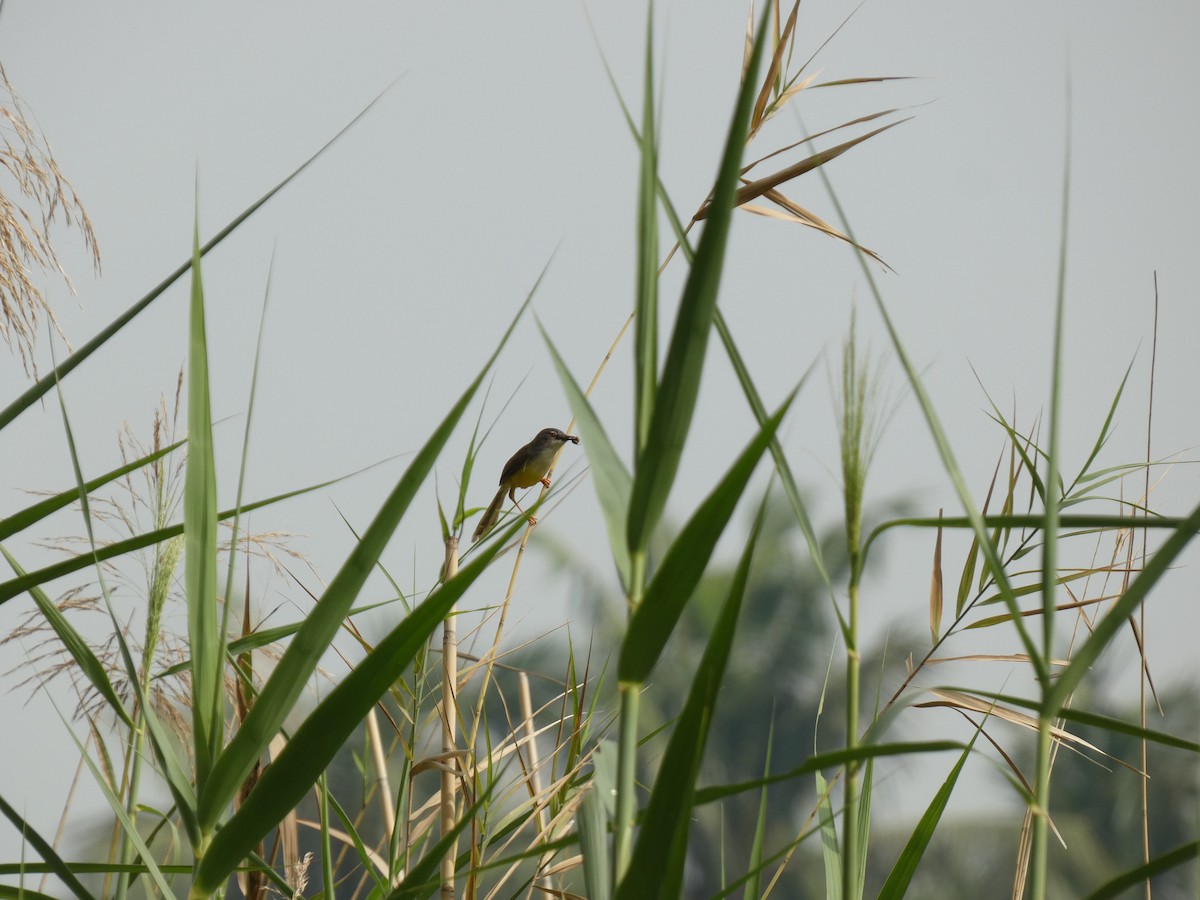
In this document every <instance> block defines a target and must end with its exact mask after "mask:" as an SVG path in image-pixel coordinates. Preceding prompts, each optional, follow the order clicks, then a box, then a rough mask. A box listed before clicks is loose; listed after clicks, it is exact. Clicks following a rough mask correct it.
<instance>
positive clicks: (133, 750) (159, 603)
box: [114, 459, 184, 900]
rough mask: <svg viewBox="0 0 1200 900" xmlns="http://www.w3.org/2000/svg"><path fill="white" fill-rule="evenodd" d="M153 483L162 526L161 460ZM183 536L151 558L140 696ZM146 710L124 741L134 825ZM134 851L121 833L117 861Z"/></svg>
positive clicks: (123, 885)
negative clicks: (126, 749)
mask: <svg viewBox="0 0 1200 900" xmlns="http://www.w3.org/2000/svg"><path fill="white" fill-rule="evenodd" d="M154 472H155V475H154V484H155V487H156V488H157V489H158V490H157V492H156V498H155V499H156V506H155V523H154V524H155V527H156V528H161V527H163V526H164V525H165V524H166V522H167V518H168V514H169V511H170V510H169V509H168V506H169V503H167V502H166V501H165V500H164V496H163V493H162V484H163V481H164V472H163V462H162V460H161V459H160V460H157V461H156V462H155V464H154ZM183 543H184V541H183V537H182V536H177V537H174V538H172V539H171V540H169V541H167V543H166V544H164V545H163V546H162V549H161V550H160V551H159V552H158V554H157V556H156V557H155V560H154V568H153V570H152V575H151V584H150V597H149V603H148V604H147V611H146V636H145V640H144V642H143V644H142V665H141V671H140V672H139V673H138V674H139V678H140V680H141V683H142V690H141V695H142V696H143V697H146V698H149V697H150V696H151V690H152V689H153V687H154V685H153V684H152V678H153V674H154V673H153V669H154V654H155V651H156V650H157V649H158V639H159V635H160V633H161V630H162V613H163V608H164V607H165V606H166V603H167V597H168V595H169V594H170V590H171V582H172V581H173V580H174V578H175V571H176V569H177V568H178V567H179V559H180V556H181V555H182V554H183ZM145 719H146V712H145V710H144V709H142V707H141V705H140V704H135V707H134V711H133V729H132V730H131V731H130V733H129V741H128V744H127V747H128V753H129V756H128V758H127V760H126V763H127V765H128V772H129V780H128V783H127V791H126V795H125V812H126V814H127V815H128V816H129V821H131V822H133V823H134V824H135V825H136V823H137V815H138V797H139V789H140V786H141V774H142V761H143V759H144V758H145V756H146V752H145V744H146V721H145ZM136 854H137V850H136V848H135V847H134V846H133V842H132V840H131V839H130V837H129V835H128V834H127V833H124V832H122V838H121V864H122V865H123V866H132V864H133V863H134V861H135V857H136ZM130 880H131V879H130V875H129V872H128V871H122V872H121V873H120V874H119V875H118V876H117V889H116V893H115V895H114V896H115V897H116V900H125V898H126V897H127V896H128V895H129V885H130Z"/></svg>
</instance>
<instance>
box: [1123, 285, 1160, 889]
mask: <svg viewBox="0 0 1200 900" xmlns="http://www.w3.org/2000/svg"><path fill="white" fill-rule="evenodd" d="M1151 334H1152V338H1151V342H1150V396H1149V397H1148V398H1147V401H1146V472H1145V482H1144V487H1143V493H1142V498H1143V499H1142V507H1143V512H1142V515H1143V516H1148V515H1149V514H1150V512H1149V507H1150V461H1151V456H1150V451H1151V439H1152V437H1153V434H1154V427H1153V426H1154V373H1155V369H1156V368H1157V365H1158V272H1155V273H1154V326H1153V329H1152V332H1151ZM1147 540H1148V533H1147V530H1146V529H1145V528H1143V529H1142V559H1143V560H1145V559H1146V558H1147V554H1148V553H1149V548H1148V547H1147ZM1129 546H1130V552H1132V550H1133V541H1132V540H1130V542H1129ZM1126 578H1127V579H1128V576H1126ZM1138 630H1139V631H1140V632H1141V634H1142V649H1141V654H1142V660H1143V662H1142V665H1141V666H1139V667H1138V676H1139V677H1138V713H1139V722H1140V724H1141V726H1142V728H1145V727H1146V726H1147V724H1148V723H1147V721H1146V682H1147V680H1148V678H1149V675H1150V673H1149V671H1147V669H1146V664H1145V659H1146V641H1147V636H1146V604H1144V603H1143V604H1142V605H1141V606H1139V607H1138ZM1147 750H1148V748H1147V742H1146V738H1144V737H1143V738H1142V740H1141V757H1140V760H1141V765H1142V775H1141V778H1140V779H1139V781H1140V783H1141V795H1142V862H1144V863H1147V864H1148V863H1149V862H1150V761H1149V759H1148V753H1147ZM1145 891H1146V894H1145V896H1146V900H1150V897H1151V893H1150V879H1149V878H1147V879H1146V884H1145Z"/></svg>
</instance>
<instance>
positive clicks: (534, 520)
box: [508, 488, 537, 525]
mask: <svg viewBox="0 0 1200 900" xmlns="http://www.w3.org/2000/svg"><path fill="white" fill-rule="evenodd" d="M508 499H509V500H511V501H512V502H513V506H515V507H516V508H517V509H520V510H521V515H523V516H524V517H525V518H526V519H528V520H529V524H530V525H536V524H537V516H531V515H529V513H527V512H525V510H523V509H521V504H520V503H518V502H517V489H516V488H513V489H512V490H511V491H509V492H508Z"/></svg>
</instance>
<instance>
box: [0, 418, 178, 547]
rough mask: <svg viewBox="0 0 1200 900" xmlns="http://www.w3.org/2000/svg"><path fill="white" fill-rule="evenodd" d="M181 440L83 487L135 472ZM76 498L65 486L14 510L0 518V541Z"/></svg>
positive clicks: (97, 485) (92, 487)
mask: <svg viewBox="0 0 1200 900" xmlns="http://www.w3.org/2000/svg"><path fill="white" fill-rule="evenodd" d="M183 444H184V442H183V441H176V442H175V443H173V444H170V445H168V446H166V447H162V448H160V449H158V450H155V451H154V452H153V453H148V454H146V455H145V456H143V457H141V458H139V459H135V460H133V461H132V462H129V463H126V464H125V465H123V466H120V467H118V468H116V469H113V470H112V471H111V472H106V473H104V474H103V475H101V476H99V477H98V478H93V479H92V480H91V481H89V482H87V483H86V484H84V490H85V491H87V492H88V493H89V494H90V493H92V492H93V491H95V490H97V489H98V488H102V487H104V485H106V484H108V483H109V482H111V481H116V480H117V479H118V478H120V477H121V476H122V475H128V474H129V473H130V472H135V471H137V470H138V469H140V468H142V467H143V466H147V465H149V464H150V463H152V462H154V461H155V460H157V459H161V458H162V457H164V456H166V455H167V454H168V453H170V452H171V451H172V450H178V449H179V448H180V447H182V446H183ZM78 499H79V488H77V487H73V488H68V489H67V490H65V491H60V492H59V493H57V494H54V495H53V496H50V497H47V498H46V499H44V500H39V501H38V502H37V503H35V504H33V505H32V506H27V507H25V509H23V510H21V511H20V512H16V513H13V514H12V515H11V516H7V517H5V518H3V519H0V541H3V540H7V539H8V538H10V537H12V536H13V535H14V534H17V533H19V532H21V531H24V530H25V529H26V528H28V527H29V526H31V525H33V524H35V523H37V522H39V521H41V520H42V519H44V518H46V517H47V516H48V515H50V514H51V513H55V512H57V511H58V510H60V509H62V508H63V507H65V506H69V505H70V504H71V503H74V502H75V501H76V500H78Z"/></svg>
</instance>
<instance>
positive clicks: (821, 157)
mask: <svg viewBox="0 0 1200 900" xmlns="http://www.w3.org/2000/svg"><path fill="white" fill-rule="evenodd" d="M910 118H911V117H910ZM907 121H908V119H900V120H899V121H898V122H890V123H889V124H887V125H884V126H882V127H881V128H876V129H875V130H874V131H869V132H867V133H866V134H864V135H860V136H859V137H856V138H854V139H853V140H849V141H846V142H845V143H842V144H838V145H837V146H836V147H830V148H829V149H828V150H823V151H821V152H820V153H814V154H813V155H812V156H809V157H807V158H806V159H802V160H800V161H799V162H797V163H793V164H792V165H790V166H787V167H785V168H783V169H780V170H779V171H778V172H776V173H775V174H774V175H767V176H766V177H764V178H760V179H758V180H757V181H752V182H751V183H750V184H748V185H746V186H745V187H743V188H741V189H740V190H739V191H738V192H737V194H736V195H735V197H734V201H733V202H734V206H741V205H743V204H745V203H749V202H750V201H751V200H754V199H756V198H757V197H761V196H762V195H763V194H765V193H766V192H767V191H769V190H771V189H772V188H777V187H779V186H780V185H781V184H785V183H787V182H788V181H791V180H792V179H793V178H797V177H799V176H800V175H803V174H804V173H805V172H811V171H812V170H813V169H815V168H817V167H818V166H823V165H824V164H825V163H827V162H830V161H831V160H834V159H837V157H839V156H841V155H842V154H843V153H845V152H846V151H847V150H849V149H851V148H852V147H854V146H856V145H858V144H861V143H862V142H863V141H865V140H869V139H870V138H873V137H875V136H876V135H877V134H881V133H883V132H884V131H887V130H888V129H889V128H895V127H896V126H897V125H900V124H902V123H903V122H907ZM709 206H710V203H705V204H704V206H702V207H701V208H700V210H699V211H698V212H697V213H696V215H695V216H694V217H693V219H704V218H706V217H707V216H708V210H709Z"/></svg>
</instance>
